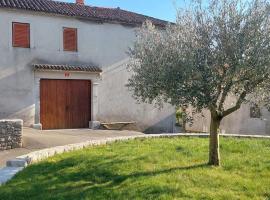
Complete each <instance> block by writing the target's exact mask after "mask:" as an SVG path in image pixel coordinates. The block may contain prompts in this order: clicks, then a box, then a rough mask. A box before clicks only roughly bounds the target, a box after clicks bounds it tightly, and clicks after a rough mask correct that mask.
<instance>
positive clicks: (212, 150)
mask: <svg viewBox="0 0 270 200" xmlns="http://www.w3.org/2000/svg"><path fill="white" fill-rule="evenodd" d="M220 122H221V119H219V118H218V117H216V116H214V115H213V114H211V125H210V140H209V165H215V166H219V165H220V154H219V134H218V128H219V125H220Z"/></svg>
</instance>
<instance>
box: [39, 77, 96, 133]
mask: <svg viewBox="0 0 270 200" xmlns="http://www.w3.org/2000/svg"><path fill="white" fill-rule="evenodd" d="M40 121H41V124H42V127H43V129H71V128H88V127H89V121H91V82H90V81H87V80H49V79H42V80H41V81H40Z"/></svg>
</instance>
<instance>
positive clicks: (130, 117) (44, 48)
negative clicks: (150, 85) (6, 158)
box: [0, 0, 270, 134]
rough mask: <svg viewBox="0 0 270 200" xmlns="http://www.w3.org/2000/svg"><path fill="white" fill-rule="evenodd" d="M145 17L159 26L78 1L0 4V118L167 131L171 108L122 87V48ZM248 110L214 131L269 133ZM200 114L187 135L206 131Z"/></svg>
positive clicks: (269, 117)
mask: <svg viewBox="0 0 270 200" xmlns="http://www.w3.org/2000/svg"><path fill="white" fill-rule="evenodd" d="M74 1H75V0H74ZM145 20H151V21H152V23H153V24H155V25H156V27H158V28H161V29H162V28H164V27H165V26H166V24H167V22H166V21H163V20H159V19H155V18H152V17H147V16H144V15H140V14H136V13H133V12H129V11H125V10H122V9H120V8H99V7H93V6H88V5H85V4H84V1H83V0H76V2H74V3H64V2H58V1H53V0H0V36H1V37H0V119H7V118H20V119H23V121H24V125H25V126H32V125H39V124H42V125H43V128H44V129H57V128H87V127H89V122H93V121H100V122H119V121H135V122H137V125H138V128H139V130H142V131H145V132H151V133H153V132H173V131H174V125H175V109H174V107H172V106H170V105H165V106H164V107H163V108H162V109H161V110H160V109H159V108H156V107H155V106H153V105H149V104H137V102H136V101H135V100H134V99H133V98H132V94H131V93H130V92H129V91H128V89H127V88H126V86H125V84H126V83H127V80H128V78H129V76H130V73H129V72H128V71H127V69H126V64H127V63H128V61H129V57H128V54H127V51H128V48H129V47H131V46H132V44H133V42H134V41H135V39H136V30H137V29H138V27H140V26H141V25H142V23H143V22H145ZM252 112H253V111H252V109H250V106H249V105H244V106H242V107H241V109H240V110H239V111H237V112H236V113H233V114H232V115H230V116H228V117H226V118H225V119H224V120H223V121H222V124H221V132H225V133H240V134H270V113H269V112H268V111H267V110H266V109H262V110H261V112H260V113H259V115H253V114H252ZM205 116H206V117H200V116H199V117H195V121H194V124H193V126H192V127H189V130H190V131H198V132H201V131H203V132H208V131H209V124H210V121H209V113H207V112H206V114H205Z"/></svg>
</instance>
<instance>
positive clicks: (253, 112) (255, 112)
mask: <svg viewBox="0 0 270 200" xmlns="http://www.w3.org/2000/svg"><path fill="white" fill-rule="evenodd" d="M250 118H261V109H260V107H259V106H258V105H256V104H253V105H251V107H250Z"/></svg>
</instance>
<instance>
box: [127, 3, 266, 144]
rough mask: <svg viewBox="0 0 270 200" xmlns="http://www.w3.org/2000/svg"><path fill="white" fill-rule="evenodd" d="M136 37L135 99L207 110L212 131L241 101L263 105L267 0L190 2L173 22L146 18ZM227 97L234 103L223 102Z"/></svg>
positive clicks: (133, 64)
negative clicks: (159, 25) (160, 24)
mask: <svg viewBox="0 0 270 200" xmlns="http://www.w3.org/2000/svg"><path fill="white" fill-rule="evenodd" d="M137 36H138V37H137V41H136V42H135V44H134V47H133V48H132V49H131V51H130V55H131V63H130V65H129V67H130V69H131V70H132V71H133V74H132V77H131V78H130V79H129V83H128V87H129V89H130V90H131V91H132V92H133V95H134V97H135V98H136V99H137V100H139V101H142V102H147V103H154V102H155V103H157V104H160V105H161V104H162V103H163V102H167V103H170V104H172V105H175V106H187V105H188V106H191V107H192V108H193V109H194V110H195V111H197V112H200V111H201V110H202V109H208V110H210V112H211V117H212V119H214V122H217V124H216V126H214V127H211V129H212V132H215V133H214V134H215V135H216V132H217V130H214V129H217V128H218V127H219V124H220V121H221V120H222V118H223V117H225V116H227V115H229V114H231V113H232V112H234V111H236V110H238V109H239V108H240V106H241V104H242V103H244V102H248V101H254V102H256V103H261V105H266V104H267V100H269V96H270V93H269V86H270V79H269V78H270V77H269V76H270V4H269V1H265V0H253V1H241V0H221V1H219V0H210V1H208V4H207V5H205V4H203V3H202V2H201V1H193V2H192V4H191V5H190V7H189V8H188V9H184V10H179V12H178V18H177V21H176V23H175V24H168V26H167V28H166V29H165V30H160V29H158V28H156V27H155V26H154V25H152V24H151V22H149V21H148V22H146V23H145V24H144V25H143V27H142V28H141V29H140V31H139V32H138V35H137ZM230 96H234V97H235V98H236V101H235V104H234V105H231V107H226V106H225V102H226V100H227V98H228V97H230ZM259 97H260V98H259ZM268 102H269V101H268ZM212 121H213V120H212ZM210 132H211V130H210ZM210 146H211V145H210Z"/></svg>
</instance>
